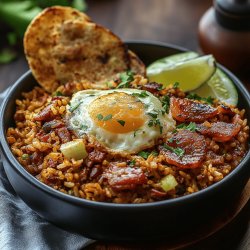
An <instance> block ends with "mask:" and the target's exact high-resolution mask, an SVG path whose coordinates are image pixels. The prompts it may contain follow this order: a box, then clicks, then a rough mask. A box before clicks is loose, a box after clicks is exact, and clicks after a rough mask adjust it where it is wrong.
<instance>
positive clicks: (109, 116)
mask: <svg viewBox="0 0 250 250" xmlns="http://www.w3.org/2000/svg"><path fill="white" fill-rule="evenodd" d="M111 118H112V115H111V114H109V115H107V116H105V117H104V118H103V121H108V120H110V119H111Z"/></svg>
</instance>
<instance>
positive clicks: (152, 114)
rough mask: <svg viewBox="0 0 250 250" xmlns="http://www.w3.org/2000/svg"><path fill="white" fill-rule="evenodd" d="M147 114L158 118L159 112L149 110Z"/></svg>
mask: <svg viewBox="0 0 250 250" xmlns="http://www.w3.org/2000/svg"><path fill="white" fill-rule="evenodd" d="M147 115H149V116H151V117H152V118H157V116H158V113H152V112H149V113H147Z"/></svg>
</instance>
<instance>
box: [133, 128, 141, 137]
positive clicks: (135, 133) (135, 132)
mask: <svg viewBox="0 0 250 250" xmlns="http://www.w3.org/2000/svg"><path fill="white" fill-rule="evenodd" d="M139 130H140V129H136V130H135V131H134V137H136V135H137V132H138V131H139Z"/></svg>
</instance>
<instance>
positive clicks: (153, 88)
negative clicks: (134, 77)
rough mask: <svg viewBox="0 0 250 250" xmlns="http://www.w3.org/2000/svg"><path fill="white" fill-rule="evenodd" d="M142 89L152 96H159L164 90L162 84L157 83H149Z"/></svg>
mask: <svg viewBox="0 0 250 250" xmlns="http://www.w3.org/2000/svg"><path fill="white" fill-rule="evenodd" d="M142 89H143V90H146V91H149V92H151V93H152V94H158V93H159V92H160V90H161V89H162V84H160V83H157V82H148V83H146V84H144V85H142Z"/></svg>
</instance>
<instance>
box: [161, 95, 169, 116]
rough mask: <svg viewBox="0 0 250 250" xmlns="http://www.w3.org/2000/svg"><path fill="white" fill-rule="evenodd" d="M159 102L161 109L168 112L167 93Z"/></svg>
mask: <svg viewBox="0 0 250 250" xmlns="http://www.w3.org/2000/svg"><path fill="white" fill-rule="evenodd" d="M161 104H162V108H163V110H164V111H165V112H166V113H168V112H169V107H170V97H169V96H168V95H165V96H163V97H162V99H161Z"/></svg>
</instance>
